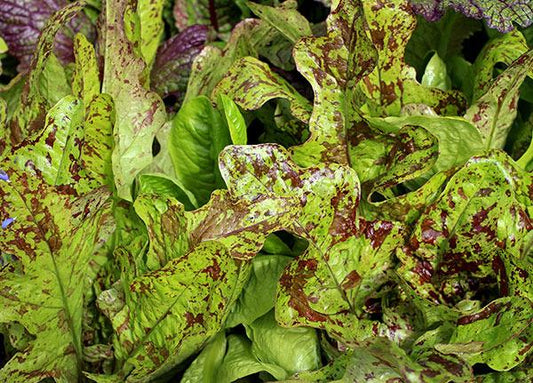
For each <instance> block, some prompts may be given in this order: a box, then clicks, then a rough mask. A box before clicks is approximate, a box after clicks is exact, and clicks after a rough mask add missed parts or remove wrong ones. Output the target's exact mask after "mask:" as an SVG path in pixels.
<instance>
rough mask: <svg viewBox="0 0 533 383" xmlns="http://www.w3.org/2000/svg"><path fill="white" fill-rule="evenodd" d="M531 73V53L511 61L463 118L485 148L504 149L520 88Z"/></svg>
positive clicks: (531, 51)
mask: <svg viewBox="0 0 533 383" xmlns="http://www.w3.org/2000/svg"><path fill="white" fill-rule="evenodd" d="M528 74H530V75H531V74H533V50H530V51H528V52H526V53H524V54H523V55H522V56H520V57H519V58H518V59H517V60H516V61H514V62H513V64H511V65H510V66H509V67H508V68H507V69H506V70H505V71H504V72H503V73H502V74H501V75H500V76H498V78H497V79H496V80H494V82H493V83H492V85H491V86H490V88H489V89H488V90H487V92H486V93H485V94H484V95H483V96H482V97H480V98H479V99H478V100H477V101H476V102H475V103H474V104H473V105H472V106H471V107H470V108H469V109H468V110H467V111H466V114H465V119H466V120H468V121H469V122H471V123H472V124H473V125H474V126H476V127H477V128H478V129H479V131H480V133H481V135H482V137H483V141H484V145H485V148H487V149H492V148H497V149H501V148H503V146H504V144H505V140H506V138H507V134H508V133H509V129H510V128H511V125H512V123H513V121H514V119H515V117H516V113H517V103H518V97H519V95H520V93H519V92H520V85H521V84H522V82H523V81H524V79H525V77H526V75H528Z"/></svg>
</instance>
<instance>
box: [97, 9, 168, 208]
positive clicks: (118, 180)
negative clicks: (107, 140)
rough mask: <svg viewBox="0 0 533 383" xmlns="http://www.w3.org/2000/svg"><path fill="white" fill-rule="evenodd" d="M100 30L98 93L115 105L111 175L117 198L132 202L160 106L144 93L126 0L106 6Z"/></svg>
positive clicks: (142, 68) (141, 67) (162, 112)
mask: <svg viewBox="0 0 533 383" xmlns="http://www.w3.org/2000/svg"><path fill="white" fill-rule="evenodd" d="M104 12H105V13H104V14H105V23H104V24H103V26H102V30H101V35H102V39H103V42H102V48H103V49H104V52H105V53H104V75H103V83H102V92H103V93H107V94H109V95H110V96H111V97H113V102H114V104H115V116H116V119H115V126H114V129H113V137H114V142H115V145H114V148H113V154H112V164H113V174H114V177H115V185H116V188H117V192H118V196H119V197H121V198H124V199H126V200H130V201H131V199H132V196H131V188H132V185H133V180H134V178H135V176H136V175H137V174H138V173H139V172H140V171H141V170H142V169H143V168H144V167H146V166H147V165H148V164H149V163H150V162H151V160H152V141H153V139H154V136H155V134H156V133H157V131H158V130H159V129H161V127H162V125H163V124H164V122H165V120H166V115H165V109H164V105H163V102H162V101H161V99H160V98H159V96H158V95H157V94H156V93H154V92H150V91H149V90H147V89H146V87H147V78H145V77H146V76H145V68H146V63H145V62H144V60H143V59H142V58H140V57H139V56H138V55H137V49H136V48H135V47H134V44H133V43H132V42H131V41H130V40H129V39H128V34H127V28H128V27H131V26H130V25H127V24H126V23H125V19H124V17H125V15H131V13H132V12H133V10H132V9H131V5H130V4H129V3H128V1H126V0H118V1H115V2H114V3H113V4H107V6H106V7H105V10H104Z"/></svg>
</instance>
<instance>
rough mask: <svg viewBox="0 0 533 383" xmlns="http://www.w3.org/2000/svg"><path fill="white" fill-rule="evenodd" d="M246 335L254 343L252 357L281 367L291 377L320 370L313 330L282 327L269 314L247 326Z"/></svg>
mask: <svg viewBox="0 0 533 383" xmlns="http://www.w3.org/2000/svg"><path fill="white" fill-rule="evenodd" d="M246 333H247V334H248V337H249V338H250V340H251V341H252V354H254V355H255V357H256V358H257V359H258V360H260V361H262V362H264V363H269V364H274V365H277V366H280V367H282V368H283V369H284V370H285V371H287V373H288V375H292V374H294V373H296V372H301V371H312V370H316V369H317V368H318V367H320V364H321V363H320V352H319V347H318V337H317V334H316V331H315V330H314V329H311V328H308V327H296V328H283V327H281V326H279V325H278V324H277V323H276V319H275V318H274V312H273V311H270V312H269V313H267V314H266V315H263V316H262V317H260V318H258V319H256V320H255V321H254V322H252V323H250V324H249V325H247V326H246Z"/></svg>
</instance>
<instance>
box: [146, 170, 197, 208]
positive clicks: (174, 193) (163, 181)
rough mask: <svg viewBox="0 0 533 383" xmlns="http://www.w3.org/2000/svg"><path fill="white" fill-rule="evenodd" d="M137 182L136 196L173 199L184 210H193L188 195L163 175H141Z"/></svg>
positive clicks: (173, 181) (172, 180)
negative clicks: (180, 204) (154, 195)
mask: <svg viewBox="0 0 533 383" xmlns="http://www.w3.org/2000/svg"><path fill="white" fill-rule="evenodd" d="M137 181H138V184H139V188H138V194H157V195H160V196H164V197H170V198H175V199H176V200H178V201H179V202H181V203H182V204H183V206H184V207H185V209H186V210H194V206H193V204H192V203H191V202H190V200H189V195H188V194H187V193H186V192H185V191H183V189H182V188H181V187H180V186H179V185H178V184H177V183H176V181H175V180H174V179H172V178H171V177H168V176H165V175H163V174H141V175H140V176H139V178H138V179H137Z"/></svg>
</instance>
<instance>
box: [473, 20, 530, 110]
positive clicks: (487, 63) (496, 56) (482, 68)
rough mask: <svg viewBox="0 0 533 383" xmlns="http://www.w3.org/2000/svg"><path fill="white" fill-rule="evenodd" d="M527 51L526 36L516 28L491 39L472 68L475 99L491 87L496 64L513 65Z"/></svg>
mask: <svg viewBox="0 0 533 383" xmlns="http://www.w3.org/2000/svg"><path fill="white" fill-rule="evenodd" d="M527 51H528V47H527V43H526V40H525V38H524V36H523V35H522V34H521V33H520V32H518V31H516V30H515V31H511V32H509V33H506V34H504V35H501V36H498V37H496V38H494V39H492V40H490V41H489V42H488V43H487V44H486V45H485V46H484V47H483V50H482V51H481V52H480V53H479V55H478V57H477V58H476V61H475V62H474V66H473V68H472V70H473V73H474V75H475V76H474V97H473V99H474V100H477V99H478V98H480V97H482V96H483V95H484V94H485V93H486V92H487V91H488V90H489V89H490V85H491V83H492V82H493V75H492V73H493V71H494V66H495V65H496V64H498V63H504V64H505V65H511V63H512V62H513V61H515V60H516V59H518V58H519V57H520V56H521V55H523V54H524V53H526V52H527Z"/></svg>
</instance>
